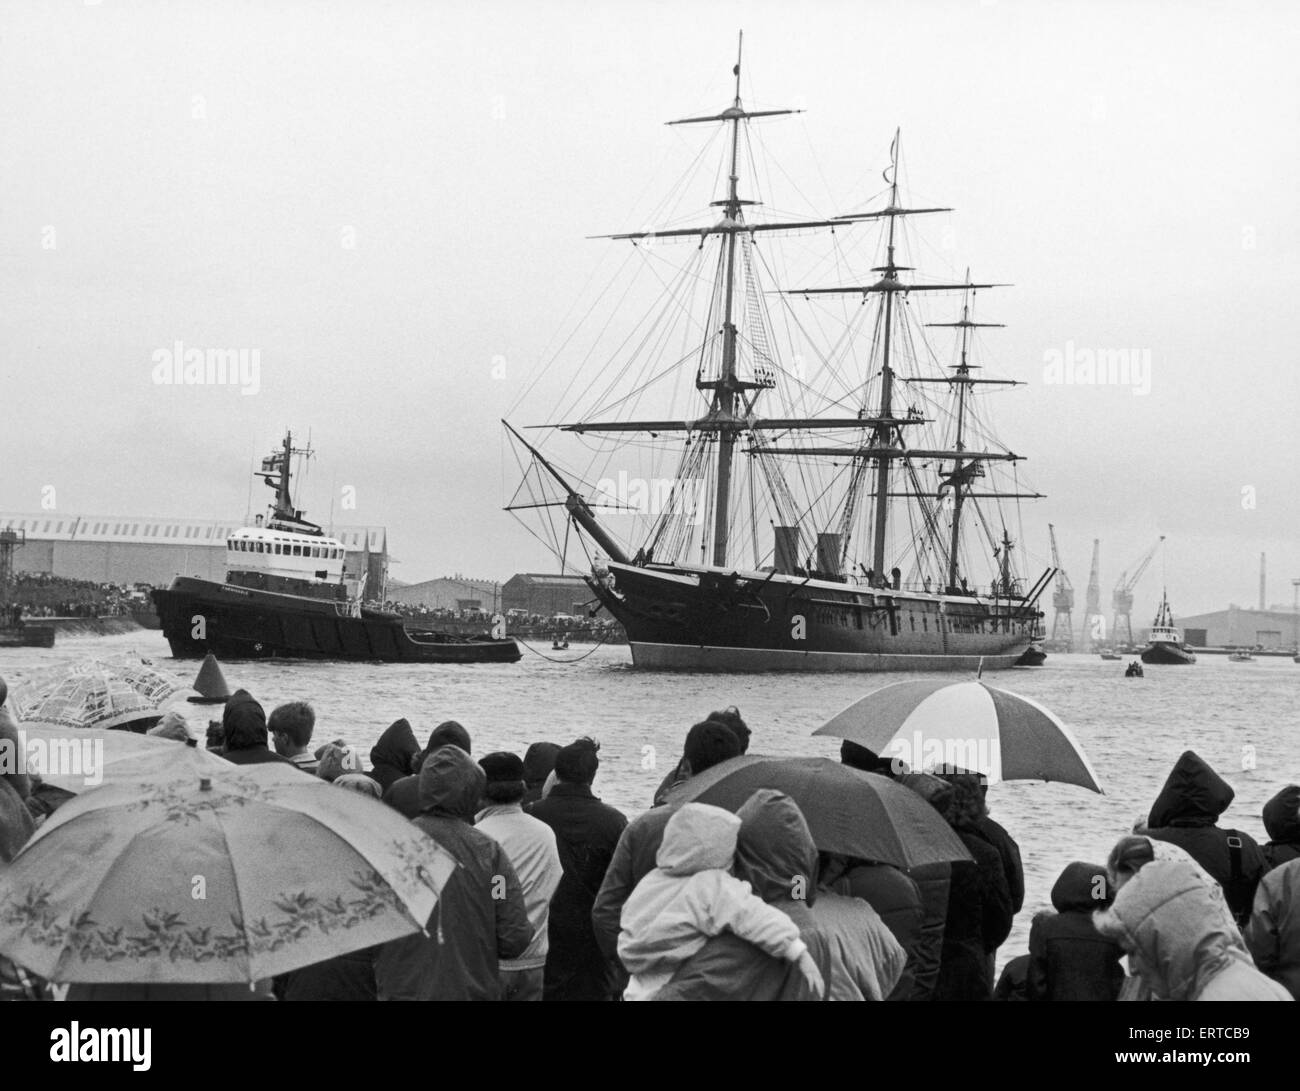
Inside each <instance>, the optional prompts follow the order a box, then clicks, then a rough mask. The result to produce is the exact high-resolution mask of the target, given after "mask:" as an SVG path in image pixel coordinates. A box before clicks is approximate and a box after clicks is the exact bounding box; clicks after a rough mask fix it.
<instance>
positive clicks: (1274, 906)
mask: <svg viewBox="0 0 1300 1091" xmlns="http://www.w3.org/2000/svg"><path fill="white" fill-rule="evenodd" d="M1244 938H1245V940H1246V946H1247V947H1248V948H1249V949H1250V953H1251V954H1252V955H1253V956H1254V957H1255V965H1256V966H1258V967H1259V969H1260V970H1262V971H1263V972H1264V973H1266V974H1268V976H1269V977H1271V978H1272V979H1273V980H1274V981H1277V982H1279V983H1280V984H1281V985H1283V986H1284V987H1285V988H1286V990H1287V992H1289V993H1290V994H1291V995H1292V996H1293V997H1296V998H1300V858H1296V859H1294V860H1288V861H1287V862H1286V863H1285V864H1282V865H1281V866H1280V867H1275V868H1273V870H1272V871H1270V872H1269V873H1268V874H1267V875H1265V876H1264V878H1263V879H1261V880H1260V882H1259V888H1258V889H1257V890H1256V891H1255V910H1254V912H1253V913H1252V914H1251V917H1250V923H1249V924H1248V925H1247V926H1246V931H1245V935H1244Z"/></svg>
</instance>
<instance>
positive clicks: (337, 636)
mask: <svg viewBox="0 0 1300 1091" xmlns="http://www.w3.org/2000/svg"><path fill="white" fill-rule="evenodd" d="M152 595H153V601H154V605H155V607H156V608H157V610H158V619H159V622H160V623H161V628H162V631H163V635H164V636H165V637H166V638H167V643H168V644H169V645H170V646H171V651H172V655H173V656H175V657H176V658H177V659H202V658H203V657H204V656H205V655H207V654H208V653H209V652H211V653H213V654H214V655H216V656H217V657H218V658H220V659H342V660H361V661H370V662H374V661H376V660H378V661H381V662H387V663H515V662H518V661H519V659H520V657H521V655H522V653H521V652H520V650H519V645H518V644H516V643H515V641H513V640H511V639H508V638H507V639H501V640H497V639H494V638H492V637H486V636H483V637H465V636H456V635H454V634H450V633H439V632H435V631H432V630H427V629H415V628H412V629H408V628H406V627H405V625H404V624H403V622H402V619H401V618H400V617H397V616H396V615H393V614H385V613H380V612H377V611H369V610H363V611H362V613H361V616H360V617H356V616H353V615H351V614H349V613H347V612H346V611H345V610H344V609H343V608H342V607H341V606H340V605H339V604H336V603H334V602H330V601H328V600H324V599H319V600H317V599H307V598H302V597H299V596H295V595H283V594H278V593H276V592H270V591H259V590H255V589H252V588H246V587H236V586H234V585H231V584H225V583H213V582H212V581H210V580H200V579H193V578H190V577H178V578H177V579H176V580H174V581H173V582H172V585H171V587H170V588H168V589H167V590H165V591H163V590H156V591H154V592H152Z"/></svg>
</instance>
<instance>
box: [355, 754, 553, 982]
mask: <svg viewBox="0 0 1300 1091" xmlns="http://www.w3.org/2000/svg"><path fill="white" fill-rule="evenodd" d="M486 782H487V778H486V777H485V776H484V773H483V770H482V768H480V766H479V765H478V763H477V762H475V761H474V759H473V758H471V757H470V756H469V755H468V754H467V753H466V752H465V751H464V750H462V749H461V748H460V747H458V746H454V745H447V746H443V747H440V748H439V749H438V750H435V751H434V752H433V753H432V754H430V755H429V757H428V758H427V759H426V761H425V763H424V766H423V767H422V768H421V770H420V804H421V806H422V808H423V810H422V811H421V813H420V816H419V817H418V818H416V819H415V825H417V826H418V827H419V828H420V829H421V830H423V831H424V832H425V833H427V834H428V835H429V836H430V837H432V838H433V839H434V840H435V841H436V842H437V843H438V844H439V845H440V846H441V847H442V848H443V849H444V850H446V851H447V852H448V853H450V855H451V856H452V857H453V858H454V859H455V860H456V863H457V864H458V865H459V866H458V867H457V868H455V869H454V870H453V871H452V873H451V875H450V876H449V877H448V879H447V882H446V884H445V885H444V886H443V888H442V892H441V894H440V895H439V897H438V904H437V905H436V906H434V909H433V913H432V915H431V916H430V917H429V920H428V923H427V924H426V926H425V930H424V933H422V934H421V933H417V934H415V935H413V936H404V937H402V938H401V939H396V940H391V941H389V942H388V943H386V944H384V945H383V946H382V947H380V949H379V953H378V955H377V956H376V959H375V985H376V991H377V994H378V996H379V999H380V1000H499V999H500V998H501V978H500V960H501V959H510V958H518V957H519V956H520V955H522V954H523V953H524V952H525V951H526V950H527V949H528V945H529V943H531V942H532V939H533V929H532V926H531V925H530V924H529V922H528V910H527V907H526V905H525V902H524V894H523V888H522V887H521V886H520V883H519V877H518V876H517V875H516V874H515V869H514V867H513V866H512V865H511V863H510V858H509V856H507V854H506V851H505V849H503V848H502V847H501V845H500V844H499V843H497V842H496V841H495V840H493V839H492V838H491V837H489V836H488V835H487V834H485V833H483V832H482V831H480V830H476V829H475V828H474V827H473V825H471V823H472V822H473V821H474V814H475V812H476V811H477V810H478V806H479V802H480V800H481V799H482V797H483V788H484V786H485V784H486Z"/></svg>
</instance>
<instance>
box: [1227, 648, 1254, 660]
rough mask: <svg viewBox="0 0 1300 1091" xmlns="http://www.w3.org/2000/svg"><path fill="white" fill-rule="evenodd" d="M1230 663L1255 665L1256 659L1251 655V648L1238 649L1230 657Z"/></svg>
mask: <svg viewBox="0 0 1300 1091" xmlns="http://www.w3.org/2000/svg"><path fill="white" fill-rule="evenodd" d="M1228 662H1229V663H1253V662H1255V657H1254V656H1253V655H1251V654H1250V649H1249V648H1238V649H1237V650H1236V651H1234V652H1233V653H1232V654H1231V655H1230V656H1228Z"/></svg>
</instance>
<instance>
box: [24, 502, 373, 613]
mask: <svg viewBox="0 0 1300 1091" xmlns="http://www.w3.org/2000/svg"><path fill="white" fill-rule="evenodd" d="M243 525H244V524H243V523H242V522H236V521H233V520H221V519H162V518H153V517H145V516H128V515H63V514H57V513H54V512H48V511H47V512H41V513H39V514H33V513H31V512H26V513H24V512H0V528H6V529H12V530H15V531H18V532H19V533H21V534H23V535H25V537H26V543H25V544H24V545H23V547H22V548H21V549H18V550H16V551H15V552H14V560H13V565H14V571H15V572H49V573H52V574H53V575H55V576H66V577H69V578H71V579H78V580H95V581H96V582H99V583H118V584H133V583H147V584H151V585H153V586H155V587H165V586H167V585H168V584H169V583H170V582H171V580H172V577H173V576H178V575H184V576H198V577H199V578H201V579H207V580H217V581H222V580H224V579H225V574H226V538H227V536H228V535H229V534H230V533H231V532H232V531H235V530H237V529H239V527H241V526H243ZM333 533H334V536H335V537H336V538H338V539H339V541H341V542H342V543H343V544H344V546H345V547H346V548H347V551H348V553H347V562H346V564H347V571H348V573H349V575H359V574H360V573H362V572H365V573H366V586H367V588H368V589H370V590H368V591H367V597H371V596H374V597H378V590H377V589H378V588H380V587H382V586H383V583H384V581H385V580H386V579H387V571H388V532H387V530H386V529H385V528H384V527H339V528H336V529H335V530H334V531H333Z"/></svg>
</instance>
